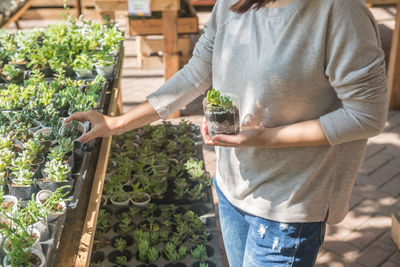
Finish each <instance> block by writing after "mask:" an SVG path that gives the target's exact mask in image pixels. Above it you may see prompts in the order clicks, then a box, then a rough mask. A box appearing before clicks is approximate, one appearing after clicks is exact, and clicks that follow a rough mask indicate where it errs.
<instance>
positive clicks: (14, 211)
mask: <svg viewBox="0 0 400 267" xmlns="http://www.w3.org/2000/svg"><path fill="white" fill-rule="evenodd" d="M4 201H5V202H6V203H10V202H12V203H14V206H13V207H12V209H11V213H10V212H6V214H7V215H8V216H12V217H14V216H15V215H16V214H17V212H18V199H17V198H16V197H15V196H11V195H5V196H4Z"/></svg>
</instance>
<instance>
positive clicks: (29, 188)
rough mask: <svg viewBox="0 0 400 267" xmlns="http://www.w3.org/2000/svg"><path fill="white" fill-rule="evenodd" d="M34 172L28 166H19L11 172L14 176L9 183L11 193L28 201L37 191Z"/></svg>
mask: <svg viewBox="0 0 400 267" xmlns="http://www.w3.org/2000/svg"><path fill="white" fill-rule="evenodd" d="M33 175H34V173H33V172H31V171H30V170H29V169H28V167H19V168H18V169H17V170H15V171H13V172H12V173H11V176H12V177H14V178H12V179H11V183H9V184H8V190H9V192H10V195H13V196H15V197H17V198H18V199H20V198H21V199H22V200H24V201H27V200H29V199H30V198H31V196H32V194H33V193H34V192H35V186H34V185H35V181H34V180H33V179H32V177H33Z"/></svg>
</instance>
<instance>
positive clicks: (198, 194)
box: [188, 184, 206, 201]
mask: <svg viewBox="0 0 400 267" xmlns="http://www.w3.org/2000/svg"><path fill="white" fill-rule="evenodd" d="M188 194H189V199H190V200H193V201H195V200H199V199H202V198H203V197H204V196H205V195H206V193H205V192H203V185H202V184H196V185H195V186H194V187H193V188H192V189H190V190H189V191H188Z"/></svg>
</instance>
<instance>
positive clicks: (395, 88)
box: [388, 4, 400, 109]
mask: <svg viewBox="0 0 400 267" xmlns="http://www.w3.org/2000/svg"><path fill="white" fill-rule="evenodd" d="M388 83H389V84H388V90H389V97H390V104H389V108H390V109H400V4H397V14H396V26H395V28H394V31H393V39H392V47H391V50H390V59H389V68H388Z"/></svg>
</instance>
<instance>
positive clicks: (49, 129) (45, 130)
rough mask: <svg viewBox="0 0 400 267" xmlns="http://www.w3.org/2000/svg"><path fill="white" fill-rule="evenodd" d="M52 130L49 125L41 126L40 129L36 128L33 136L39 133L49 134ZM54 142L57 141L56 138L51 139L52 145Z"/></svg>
mask: <svg viewBox="0 0 400 267" xmlns="http://www.w3.org/2000/svg"><path fill="white" fill-rule="evenodd" d="M52 132H53V129H52V128H50V127H42V128H41V129H39V130H37V131H36V132H35V133H34V134H33V136H38V135H39V134H42V135H49V134H51V133H52ZM55 143H57V140H54V141H51V145H54V144H55Z"/></svg>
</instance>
